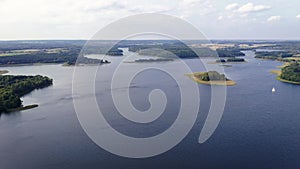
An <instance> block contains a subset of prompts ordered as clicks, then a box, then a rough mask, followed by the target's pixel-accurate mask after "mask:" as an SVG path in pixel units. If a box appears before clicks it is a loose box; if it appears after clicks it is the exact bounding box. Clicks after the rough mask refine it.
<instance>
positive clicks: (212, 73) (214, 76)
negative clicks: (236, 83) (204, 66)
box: [194, 71, 228, 81]
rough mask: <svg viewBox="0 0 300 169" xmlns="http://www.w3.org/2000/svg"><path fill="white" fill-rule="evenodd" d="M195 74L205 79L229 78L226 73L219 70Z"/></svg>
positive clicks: (224, 79) (219, 79)
mask: <svg viewBox="0 0 300 169" xmlns="http://www.w3.org/2000/svg"><path fill="white" fill-rule="evenodd" d="M194 76H195V77H196V78H199V79H201V80H203V81H226V80H228V79H227V78H226V76H225V75H224V74H220V73H218V72H217V71H209V72H204V73H202V74H195V75H194Z"/></svg>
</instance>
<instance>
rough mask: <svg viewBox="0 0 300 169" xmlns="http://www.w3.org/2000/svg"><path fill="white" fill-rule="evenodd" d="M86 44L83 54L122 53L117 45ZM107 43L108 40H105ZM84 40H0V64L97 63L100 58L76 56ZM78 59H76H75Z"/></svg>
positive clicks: (116, 54) (111, 54)
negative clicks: (111, 46)
mask: <svg viewBox="0 0 300 169" xmlns="http://www.w3.org/2000/svg"><path fill="white" fill-rule="evenodd" d="M103 43H104V42H102V41H101V44H98V45H96V46H92V45H91V46H88V47H87V48H85V49H86V50H85V51H84V54H106V55H110V56H120V55H123V51H122V50H120V49H118V48H117V47H113V48H111V49H109V45H108V44H106V45H102V44H103ZM107 43H108V42H107ZM84 44H85V41H4V42H0V65H7V64H33V63H67V64H69V65H73V64H75V63H76V61H77V63H81V64H98V63H102V62H101V60H100V59H91V58H87V57H78V56H79V54H80V52H81V49H82V47H83V46H84ZM78 58H80V59H78ZM77 59H78V60H77Z"/></svg>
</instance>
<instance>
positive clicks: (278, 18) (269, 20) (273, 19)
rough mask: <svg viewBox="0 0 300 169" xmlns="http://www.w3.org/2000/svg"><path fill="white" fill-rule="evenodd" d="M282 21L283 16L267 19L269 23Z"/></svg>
mask: <svg viewBox="0 0 300 169" xmlns="http://www.w3.org/2000/svg"><path fill="white" fill-rule="evenodd" d="M280 19H281V16H279V15H277V16H271V17H269V18H268V19H267V21H268V22H275V21H279V20H280Z"/></svg>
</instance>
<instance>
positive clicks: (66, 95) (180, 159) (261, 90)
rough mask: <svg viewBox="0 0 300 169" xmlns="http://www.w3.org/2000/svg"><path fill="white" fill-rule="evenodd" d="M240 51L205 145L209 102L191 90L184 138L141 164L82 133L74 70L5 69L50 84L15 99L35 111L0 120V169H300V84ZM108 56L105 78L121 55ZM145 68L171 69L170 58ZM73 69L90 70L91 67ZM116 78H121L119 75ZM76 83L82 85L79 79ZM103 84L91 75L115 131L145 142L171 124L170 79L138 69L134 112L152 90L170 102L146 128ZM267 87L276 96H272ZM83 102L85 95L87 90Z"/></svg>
mask: <svg viewBox="0 0 300 169" xmlns="http://www.w3.org/2000/svg"><path fill="white" fill-rule="evenodd" d="M245 53H246V56H245V59H246V60H247V63H242V64H232V67H227V68H224V69H225V72H226V75H227V76H228V77H229V78H230V79H232V80H234V81H236V82H237V85H236V86H232V87H228V89H227V99H226V106H225V111H224V114H223V117H222V119H221V121H220V124H219V126H218V128H217V129H216V131H215V132H214V134H213V135H212V136H211V137H210V138H209V139H208V140H207V141H206V142H205V143H202V144H199V143H198V137H199V134H200V132H201V129H202V127H203V124H204V121H205V119H206V116H207V110H208V108H209V105H210V99H209V98H210V86H206V85H198V87H199V90H200V92H201V104H200V111H199V114H198V117H197V119H196V123H195V125H194V126H193V128H192V130H191V131H190V133H189V134H188V135H187V137H186V138H185V139H184V140H183V141H182V142H181V143H179V144H178V145H177V146H175V147H174V148H173V149H171V150H170V151H168V152H165V153H163V154H160V155H158V156H154V157H150V158H145V159H130V158H125V157H119V156H116V155H113V154H111V153H109V152H107V151H105V150H103V149H102V148H100V147H98V146H97V145H96V144H95V143H93V141H91V140H90V139H89V137H88V136H87V135H86V134H85V132H84V131H83V129H82V128H81V126H80V123H79V121H78V119H77V116H76V113H75V110H74V106H73V97H78V96H76V95H75V96H74V95H72V76H73V71H74V67H63V66H61V65H51V64H49V65H33V66H16V67H1V69H4V70H9V72H10V73H9V74H15V75H17V74H22V75H35V74H41V75H47V76H49V77H51V78H53V79H54V84H53V86H50V87H48V88H45V89H42V90H35V91H33V92H31V93H30V94H28V95H26V96H25V97H23V98H22V100H23V103H24V104H25V105H28V104H32V103H37V104H39V107H37V108H34V109H30V110H25V111H22V112H15V113H12V114H9V115H6V114H2V115H1V118H0V168H3V169H17V168H25V169H35V168H43V169H52V168H73V169H77V168H78V169H82V168H87V169H89V168H91V169H92V168H115V169H118V168H122V169H126V168H128V169H132V168H143V169H147V168H149V169H153V168H164V169H166V168H172V169H176V168H178V169H182V168H300V161H299V158H300V122H299V119H300V111H299V109H300V105H299V100H300V86H296V85H291V84H287V83H282V82H279V81H277V80H276V75H274V74H271V73H270V71H271V70H273V69H276V66H280V65H282V63H280V62H276V61H270V60H259V59H254V52H252V51H245ZM108 59H109V60H111V61H112V63H111V64H107V65H103V66H102V67H101V69H99V70H101V71H104V72H106V71H107V72H108V73H107V74H109V73H111V72H112V71H113V68H114V66H115V65H114V64H116V63H117V62H118V61H119V60H121V59H122V57H109V58H108ZM204 61H206V62H209V61H211V59H204ZM186 63H187V64H188V65H189V66H191V67H192V69H193V70H198V71H200V70H199V69H198V66H199V64H198V62H197V59H187V60H186ZM143 64H147V63H128V64H127V65H125V66H127V67H128V70H130V68H131V67H134V66H143ZM148 64H149V63H148ZM151 64H158V65H160V66H166V67H170V68H172V67H174V65H176V61H175V62H160V63H151ZM215 66H218V65H215ZM79 69H81V70H82V72H85V71H86V72H89V70H90V69H94V67H92V66H82V67H79ZM122 73H123V76H122V77H124V78H126V72H122ZM153 74H155V76H153ZM182 78H186V79H187V80H190V79H188V78H187V77H184V76H182ZM158 79H159V80H158ZM80 83H82V86H83V87H84V86H85V80H84V77H83V78H82V80H81V81H80ZM109 84H110V81H109V80H108V77H106V76H100V75H99V76H96V80H95V86H96V89H95V95H96V97H97V101H98V104H99V105H102V108H103V110H104V112H105V114H104V115H105V117H106V118H107V119H109V120H110V122H111V125H112V126H113V127H114V128H115V129H117V130H118V131H120V132H121V133H124V134H127V135H130V136H133V137H150V136H153V135H156V134H158V133H161V132H162V131H164V130H166V129H167V128H168V126H170V125H171V124H172V122H173V121H174V120H175V118H176V115H177V114H176V110H177V109H178V108H179V103H180V97H179V96H180V95H179V93H178V86H177V85H176V83H175V82H174V79H172V78H170V77H169V76H167V75H165V74H163V73H161V72H155V71H153V72H144V74H141V75H138V76H137V77H136V78H135V79H134V80H133V82H132V84H133V86H134V87H132V88H131V89H130V96H131V98H132V103H133V105H134V106H135V107H136V108H137V109H139V110H147V109H148V108H149V102H147V98H148V94H149V92H150V91H151V90H153V89H156V88H159V89H161V90H163V91H165V93H166V95H167V97H168V98H170V102H168V104H167V106H166V110H165V112H164V114H163V115H162V116H161V117H160V118H159V119H157V120H156V121H154V122H153V123H150V124H149V125H142V124H133V123H129V122H128V121H126V120H124V119H123V118H122V117H121V116H120V115H119V114H118V113H116V110H115V109H114V108H113V106H112V105H111V104H112V103H111V101H110V99H109V97H110V90H106V87H107V86H109ZM273 87H275V88H276V93H272V92H271V89H272V88H273ZM120 92H121V91H120ZM84 97H92V96H91V95H90V94H89V93H87V94H86V96H84ZM84 97H82V98H79V99H85V98H84Z"/></svg>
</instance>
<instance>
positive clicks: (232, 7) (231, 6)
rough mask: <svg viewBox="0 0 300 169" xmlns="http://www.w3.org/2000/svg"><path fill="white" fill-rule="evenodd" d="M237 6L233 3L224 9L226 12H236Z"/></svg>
mask: <svg viewBox="0 0 300 169" xmlns="http://www.w3.org/2000/svg"><path fill="white" fill-rule="evenodd" d="M238 7H239V4H237V3H233V4H229V5H227V6H226V7H225V9H226V10H229V11H232V10H236V9H238Z"/></svg>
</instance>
